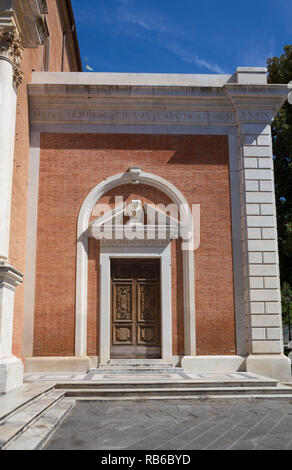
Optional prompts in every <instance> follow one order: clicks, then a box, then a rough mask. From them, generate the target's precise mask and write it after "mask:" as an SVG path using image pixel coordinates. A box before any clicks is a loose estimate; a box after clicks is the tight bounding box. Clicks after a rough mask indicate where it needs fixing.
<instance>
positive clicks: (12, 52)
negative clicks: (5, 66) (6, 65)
mask: <svg viewBox="0 0 292 470" xmlns="http://www.w3.org/2000/svg"><path fill="white" fill-rule="evenodd" d="M22 51H23V47H22V45H21V39H20V36H19V34H18V32H17V29H16V28H15V27H13V26H7V27H3V28H1V29H0V60H7V61H8V62H10V63H11V65H12V67H13V83H14V86H15V87H16V88H18V86H19V85H20V84H21V82H22V77H23V72H22V70H21V58H22Z"/></svg>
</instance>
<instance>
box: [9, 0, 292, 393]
mask: <svg viewBox="0 0 292 470" xmlns="http://www.w3.org/2000/svg"><path fill="white" fill-rule="evenodd" d="M2 3H3V2H0V5H1V4H2ZM4 3H5V4H6V3H7V2H6V1H5V2H4ZM8 3H11V5H10V8H8V7H7V6H6V9H3V12H2V11H1V13H0V21H1V24H4V20H3V18H4V19H5V27H4V28H3V29H1V31H3V33H2V36H1V32H0V38H1V39H0V40H1V51H0V80H1V86H2V89H3V90H4V89H5V92H4V93H3V94H2V103H1V110H0V120H1V137H2V139H1V143H0V146H1V147H0V149H1V163H0V165H1V174H2V175H4V177H1V188H0V191H1V199H0V214H1V230H0V257H1V259H2V261H1V266H0V278H1V292H0V302H1V304H0V344H1V346H0V378H1V389H2V391H7V390H8V389H11V388H13V387H15V386H16V385H17V384H19V383H20V381H21V375H22V362H23V363H24V366H25V368H26V370H27V371H39V370H59V371H62V370H63V371H64V370H74V371H76V370H80V371H84V370H88V369H89V368H94V367H98V366H102V367H111V365H114V364H117V363H123V364H125V363H126V364H127V363H129V364H130V363H131V364H133V363H134V364H144V366H145V367H147V366H149V367H151V365H153V363H159V364H162V365H163V364H164V365H169V364H173V365H179V364H181V365H182V366H183V367H184V368H185V369H186V370H192V371H198V372H200V371H210V372H214V371H218V370H220V371H237V370H246V371H252V372H255V373H259V374H261V375H266V376H270V377H275V378H277V379H279V380H289V379H290V377H291V366H290V362H289V360H288V358H286V357H285V356H284V355H283V339H282V321H281V304H280V283H279V265H278V251H277V227H276V212H275V194H274V181H273V158H272V141H271V127H270V126H271V122H272V120H273V118H274V116H275V114H276V113H277V111H278V110H279V109H280V107H281V105H282V104H283V103H284V101H285V100H286V98H287V94H288V86H286V85H268V84H267V77H266V69H264V68H240V67H239V68H238V69H237V70H236V73H235V74H234V75H167V74H165V75H159V74H153V75H152V74H145V75H144V74H103V73H91V74H88V73H80V72H81V64H80V57H79V52H78V42H77V38H76V29H74V28H73V27H72V26H73V24H74V18H73V14H72V9H71V5H70V2H67V1H64V2H55V0H51V1H47V2H37V1H31V2H30V1H28V2H27V8H28V6H29V7H30V8H31V15H33V14H34V13H33V11H35V10H33V9H34V8H35V5H37V6H38V8H44V10H40V9H39V10H38V13H37V14H36V18H37V23H36V22H34V23H33V24H34V26H35V24H41V21H42V22H43V24H44V25H45V26H46V28H44V30H45V31H47V34H49V33H48V32H50V34H49V37H51V36H52V37H51V44H50V47H49V52H48V39H42V41H43V42H39V43H37V39H36V43H35V45H34V46H32V45H31V43H29V42H27V43H25V42H22V41H24V39H22V37H23V38H24V37H26V36H25V34H24V33H23V36H21V31H26V29H25V28H26V26H25V25H26V22H27V16H28V15H26V16H25V17H24V16H23V17H22V16H21V11H22V10H21V8H20V6H19V4H18V2H8ZM57 5H58V9H57V8H56V6H57ZM31 15H30V18H31ZM57 19H58V21H56V20H57ZM21 21H23V23H24V25H22V23H21ZM66 21H67V23H66ZM50 22H51V23H50ZM58 22H59V23H58ZM68 22H69V23H68ZM58 24H59V27H58V28H57V25H58ZM50 25H51V26H50ZM27 27H28V26H27ZM56 28H57V29H56ZM28 29H29V28H28ZM65 31H67V33H65ZM18 34H19V35H20V36H18ZM7 35H8V36H7ZM27 35H28V32H27ZM47 37H48V36H47ZM11 38H13V40H12V39H11ZM19 38H21V39H19ZM38 41H40V39H38ZM11 44H13V48H14V49H13V52H11V50H12V49H11V47H12V46H11ZM22 47H24V50H23V52H20V51H21V49H22ZM5 48H6V49H5ZM7 51H8V52H7ZM7 54H10V55H7ZM21 54H22V61H21ZM48 60H49V63H48ZM31 68H33V69H34V71H33V72H32V73H31ZM21 70H23V71H24V77H21ZM47 70H48V71H47ZM21 78H22V83H21V84H19V87H18V96H16V90H17V85H18V82H20V81H21ZM5 87H6V88H5ZM26 104H27V105H26ZM17 111H18V112H17ZM9 113H10V114H9ZM15 115H16V131H15V129H14V122H15ZM2 123H3V125H2ZM14 141H15V145H14ZM2 221H3V223H2ZM23 276H24V278H23ZM13 302H14V303H13ZM12 328H13V334H12Z"/></svg>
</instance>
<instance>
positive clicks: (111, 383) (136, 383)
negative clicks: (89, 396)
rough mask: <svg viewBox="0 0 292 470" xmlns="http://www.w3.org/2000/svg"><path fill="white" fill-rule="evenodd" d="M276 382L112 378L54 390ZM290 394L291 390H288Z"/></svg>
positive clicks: (60, 385)
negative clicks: (123, 379)
mask: <svg viewBox="0 0 292 470" xmlns="http://www.w3.org/2000/svg"><path fill="white" fill-rule="evenodd" d="M277 384H278V382H277V381H276V380H273V379H266V380H265V379H262V380H242V381H240V380H230V381H224V382H222V381H214V382H213V381H206V380H186V379H181V380H177V379H171V380H169V379H165V380H162V379H159V380H153V378H151V381H150V380H145V377H143V378H142V379H139V378H138V377H137V379H136V380H125V381H122V380H121V379H117V380H115V379H114V378H112V379H111V380H104V379H102V380H100V382H98V381H94V382H93V381H91V382H88V381H86V382H85V381H84V382H75V383H74V382H60V383H57V384H56V389H62V390H66V389H71V390H72V389H79V390H81V389H87V390H99V389H114V388H118V389H120V390H121V389H137V388H143V389H145V390H146V389H154V388H156V389H159V390H161V389H165V388H166V389H170V388H171V389H176V388H180V389H195V388H200V389H202V388H220V387H224V388H244V387H249V388H251V387H255V388H258V387H276V386H277ZM290 392H291V388H290Z"/></svg>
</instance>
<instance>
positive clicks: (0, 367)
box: [0, 27, 23, 393]
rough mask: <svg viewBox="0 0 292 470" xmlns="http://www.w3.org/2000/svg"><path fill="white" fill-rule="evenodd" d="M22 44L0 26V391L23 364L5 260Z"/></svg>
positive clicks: (12, 279) (14, 280)
mask: <svg viewBox="0 0 292 470" xmlns="http://www.w3.org/2000/svg"><path fill="white" fill-rule="evenodd" d="M21 53H22V47H21V44H20V39H19V35H18V32H17V30H16V28H15V27H4V28H2V29H0V221H1V223H0V393H7V392H8V391H10V390H13V389H14V388H17V387H20V386H21V384H22V378H23V366H22V362H21V360H20V359H18V358H16V357H14V356H13V355H12V331H13V309H14V291H15V287H16V286H17V285H18V284H20V283H21V282H22V274H21V273H20V272H19V271H17V270H16V269H15V268H13V267H12V266H11V265H10V263H9V235H10V213H11V193H12V177H13V156H14V139H15V120H16V101H17V87H18V85H19V84H20V82H21V78H22V73H21V71H20V61H21Z"/></svg>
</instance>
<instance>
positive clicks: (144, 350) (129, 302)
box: [111, 259, 161, 359]
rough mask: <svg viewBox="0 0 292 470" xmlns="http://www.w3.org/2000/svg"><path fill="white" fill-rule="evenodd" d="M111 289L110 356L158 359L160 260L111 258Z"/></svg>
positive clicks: (159, 346) (159, 343) (159, 340)
mask: <svg viewBox="0 0 292 470" xmlns="http://www.w3.org/2000/svg"><path fill="white" fill-rule="evenodd" d="M111 291H112V292H111V296H112V302H111V310H112V312H111V358H113V359H127V358H129V359H137V358H140V359H144V358H161V311H160V260H153V259H146V260H145V259H131V260H130V259H129V260H124V259H119V260H112V261H111Z"/></svg>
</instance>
